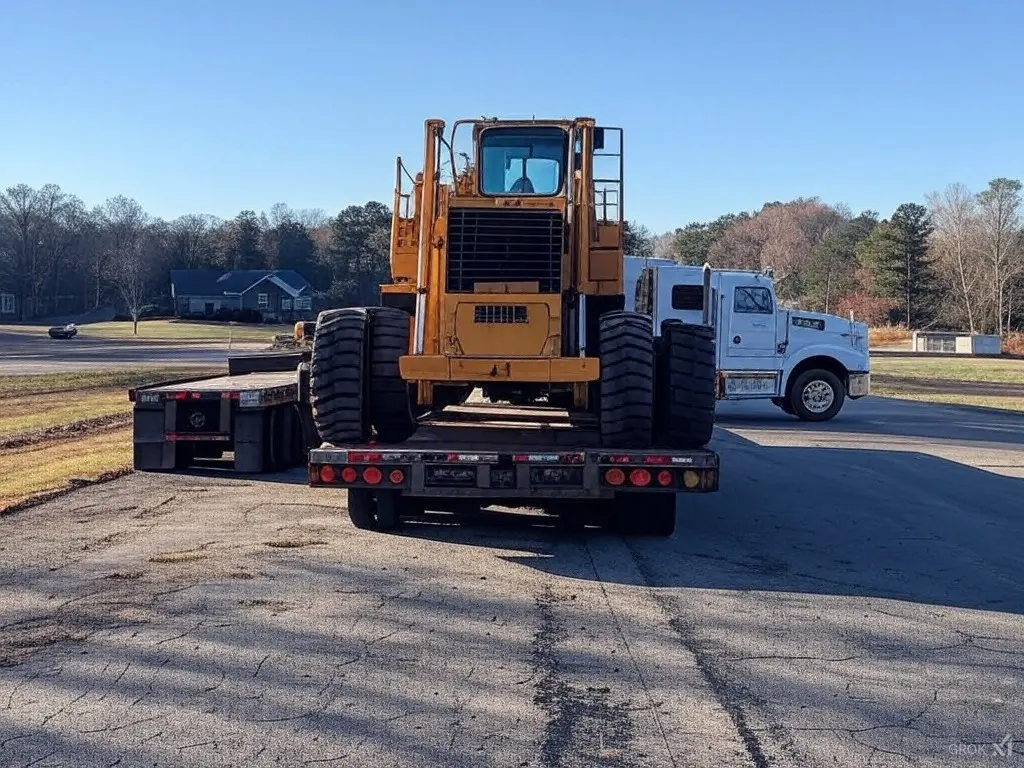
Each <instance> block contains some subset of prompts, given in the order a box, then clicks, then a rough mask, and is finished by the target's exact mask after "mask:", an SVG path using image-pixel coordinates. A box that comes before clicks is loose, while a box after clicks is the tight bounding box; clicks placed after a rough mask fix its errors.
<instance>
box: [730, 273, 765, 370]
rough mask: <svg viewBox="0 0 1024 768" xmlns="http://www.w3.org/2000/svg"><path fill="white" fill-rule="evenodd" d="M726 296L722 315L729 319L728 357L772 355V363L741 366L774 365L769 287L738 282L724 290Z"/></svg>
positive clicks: (759, 366) (762, 356)
mask: <svg viewBox="0 0 1024 768" xmlns="http://www.w3.org/2000/svg"><path fill="white" fill-rule="evenodd" d="M730 293H731V296H730ZM725 299H726V303H725V306H723V308H722V309H723V310H724V311H723V314H725V315H726V316H727V317H728V318H729V321H728V326H727V327H728V331H727V333H726V334H725V336H726V338H725V342H726V344H725V348H726V354H727V355H728V356H729V357H731V358H772V360H771V362H768V361H767V360H764V361H763V363H760V364H758V365H756V366H751V365H745V366H743V367H744V368H749V367H757V368H761V367H766V368H774V367H775V360H774V358H775V357H776V352H775V336H776V331H775V302H774V300H773V297H772V291H771V289H769V288H768V287H766V286H764V285H757V284H756V283H754V282H746V281H743V282H737V283H734V284H733V285H732V290H731V291H730V292H726V294H725ZM729 302H731V306H730V305H729ZM751 362H753V361H751Z"/></svg>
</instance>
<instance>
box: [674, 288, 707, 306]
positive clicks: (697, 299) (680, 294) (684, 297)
mask: <svg viewBox="0 0 1024 768" xmlns="http://www.w3.org/2000/svg"><path fill="white" fill-rule="evenodd" d="M672 309H683V310H690V311H693V310H696V311H697V312H700V311H702V310H703V309H704V286H703V285H673V286H672Z"/></svg>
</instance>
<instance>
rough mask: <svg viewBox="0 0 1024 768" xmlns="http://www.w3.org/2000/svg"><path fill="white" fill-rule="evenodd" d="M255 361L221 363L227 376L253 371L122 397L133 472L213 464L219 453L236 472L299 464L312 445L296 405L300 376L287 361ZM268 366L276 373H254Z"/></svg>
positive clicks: (307, 421)
mask: <svg viewBox="0 0 1024 768" xmlns="http://www.w3.org/2000/svg"><path fill="white" fill-rule="evenodd" d="M255 359H257V360H259V362H257V363H256V364H251V365H249V366H246V365H244V364H241V363H235V364H229V371H230V370H231V369H232V368H234V369H235V370H236V371H243V370H245V368H246V367H249V368H256V369H257V370H253V371H251V372H236V373H234V374H232V373H229V374H228V375H226V376H211V377H206V378H201V379H177V380H174V381H167V382H160V383H158V384H154V385H150V386H145V387H139V388H137V389H134V390H130V391H129V399H130V400H131V401H132V402H133V403H134V419H133V422H134V436H133V442H134V465H135V468H136V469H141V470H164V471H166V470H175V469H178V470H180V469H184V468H186V467H188V466H189V465H191V464H192V463H193V462H195V460H196V459H220V458H223V456H224V454H225V453H231V454H233V457H232V458H233V461H232V463H233V468H234V469H235V470H236V471H238V472H268V471H275V470H278V469H285V468H287V467H290V466H296V465H300V464H303V463H305V459H306V449H307V448H308V447H310V446H312V445H315V444H316V443H317V442H318V440H317V439H316V438H315V429H313V427H312V423H311V417H310V414H309V407H308V405H307V404H305V403H303V402H301V400H300V396H301V393H302V391H303V390H302V387H301V378H302V376H303V375H306V373H305V369H304V367H303V366H301V365H298V364H295V365H292V364H293V363H296V359H297V358H296V357H295V356H294V355H277V356H262V357H259V358H255ZM229 362H230V361H229ZM288 366H292V367H288ZM274 367H277V368H278V369H279V370H260V369H261V368H274ZM281 369H283V370H281Z"/></svg>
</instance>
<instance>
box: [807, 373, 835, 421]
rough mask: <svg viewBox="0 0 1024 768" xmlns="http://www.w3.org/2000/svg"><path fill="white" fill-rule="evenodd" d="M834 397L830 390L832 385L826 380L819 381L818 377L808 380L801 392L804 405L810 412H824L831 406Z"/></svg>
mask: <svg viewBox="0 0 1024 768" xmlns="http://www.w3.org/2000/svg"><path fill="white" fill-rule="evenodd" d="M835 399H836V394H835V392H833V391H832V387H831V386H830V385H829V384H828V382H825V381H821V380H820V379H819V380H817V381H811V382H808V384H807V386H805V387H804V391H803V392H802V393H801V400H803V403H804V407H805V408H807V410H808V411H810V412H811V413H824V412H825V411H827V410H828V409H829V408H831V407H832V403H833V402H835Z"/></svg>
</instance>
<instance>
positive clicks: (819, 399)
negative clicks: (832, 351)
mask: <svg viewBox="0 0 1024 768" xmlns="http://www.w3.org/2000/svg"><path fill="white" fill-rule="evenodd" d="M829 390H831V391H830V392H829ZM805 397H806V398H807V402H806V403H805ZM845 398H846V389H845V387H843V382H841V381H840V380H839V377H838V376H836V375H835V374H834V373H832V372H831V371H826V370H824V369H821V368H817V369H811V370H809V371H804V372H803V373H801V374H800V375H799V376H797V377H796V379H795V380H794V381H793V385H792V386H791V387H790V389H789V398H788V399H789V405H790V407H791V408H792V409H793V413H794V415H795V416H797V417H798V418H800V419H803V420H804V421H828V420H829V419H831V418H832V417H833V416H835V415H836V414H837V413H839V410H840V409H841V408H842V407H843V401H844V400H845ZM814 403H817V404H818V405H819V406H820V410H819V409H818V408H816V407H814Z"/></svg>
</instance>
